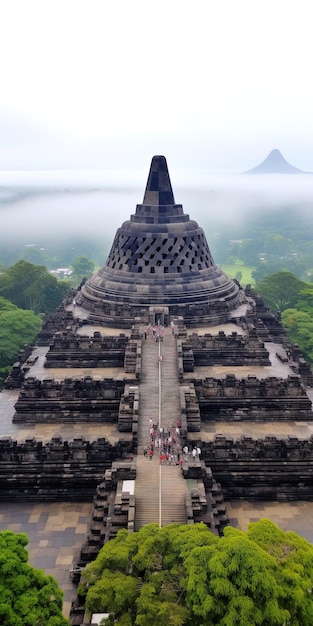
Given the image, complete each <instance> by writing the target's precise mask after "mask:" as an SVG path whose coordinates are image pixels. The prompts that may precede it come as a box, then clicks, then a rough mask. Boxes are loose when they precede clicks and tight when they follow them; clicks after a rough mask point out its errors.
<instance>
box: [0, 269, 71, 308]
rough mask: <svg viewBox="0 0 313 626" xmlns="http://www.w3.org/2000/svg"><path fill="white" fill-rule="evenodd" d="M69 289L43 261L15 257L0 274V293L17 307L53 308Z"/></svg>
mask: <svg viewBox="0 0 313 626" xmlns="http://www.w3.org/2000/svg"><path fill="white" fill-rule="evenodd" d="M68 291H69V285H68V284H67V283H66V282H64V281H58V280H57V279H56V278H55V276H52V275H51V274H50V273H49V272H48V271H47V270H46V268H45V267H44V266H43V265H33V264H32V263H29V262H28V261H18V262H17V263H15V264H14V265H12V266H11V267H9V268H8V269H7V270H6V271H5V272H3V273H2V274H0V295H1V296H3V297H4V298H6V299H7V300H10V302H13V304H16V306H18V307H19V308H20V309H30V310H33V311H34V312H35V313H48V312H52V311H54V310H55V309H56V307H57V306H58V305H59V304H60V302H61V301H62V300H63V298H64V297H65V296H66V294H67V292H68Z"/></svg>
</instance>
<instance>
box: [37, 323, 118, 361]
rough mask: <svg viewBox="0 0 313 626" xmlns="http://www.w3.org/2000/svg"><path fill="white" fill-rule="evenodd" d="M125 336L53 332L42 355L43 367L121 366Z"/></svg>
mask: <svg viewBox="0 0 313 626" xmlns="http://www.w3.org/2000/svg"><path fill="white" fill-rule="evenodd" d="M127 343H128V337H126V335H123V334H120V335H119V336H117V337H111V336H110V337H103V336H102V335H101V333H100V332H99V331H96V332H94V334H93V336H92V337H89V336H83V335H77V334H76V333H75V332H74V331H73V329H67V330H64V331H61V332H56V333H55V335H54V337H53V340H52V341H51V343H50V348H49V351H48V352H47V354H46V361H45V367H93V368H96V367H123V366H124V358H125V349H126V345H127Z"/></svg>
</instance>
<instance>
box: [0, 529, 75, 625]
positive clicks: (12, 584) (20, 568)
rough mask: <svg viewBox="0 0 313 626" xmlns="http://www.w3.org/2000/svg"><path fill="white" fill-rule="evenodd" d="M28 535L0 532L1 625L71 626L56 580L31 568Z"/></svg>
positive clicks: (41, 571)
mask: <svg viewBox="0 0 313 626" xmlns="http://www.w3.org/2000/svg"><path fill="white" fill-rule="evenodd" d="M27 543H28V538H27V535H25V534H24V533H19V534H15V533H13V532H12V531H10V530H5V531H1V532H0V624H3V626H68V625H69V621H68V620H67V619H66V618H65V617H63V615H62V599H63V591H62V590H61V589H59V588H58V585H57V581H56V580H55V579H54V578H53V576H45V575H44V572H43V570H39V569H35V568H34V567H32V566H31V565H29V564H28V551H27V550H26V545H27Z"/></svg>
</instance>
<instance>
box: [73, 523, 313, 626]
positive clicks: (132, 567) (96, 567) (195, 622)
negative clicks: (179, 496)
mask: <svg viewBox="0 0 313 626" xmlns="http://www.w3.org/2000/svg"><path fill="white" fill-rule="evenodd" d="M312 589H313V546H312V545H311V544H310V543H308V542H307V541H306V540H305V539H303V538H301V537H299V536H298V535H296V533H293V532H283V531H282V530H280V529H279V528H278V527H277V526H276V525H275V524H274V523H273V522H271V521H269V520H261V521H259V522H255V523H253V524H250V526H249V528H248V531H247V532H243V531H240V530H237V529H235V528H232V527H227V528H226V529H225V531H224V536H223V537H221V538H219V537H217V536H216V535H214V534H213V533H211V531H210V530H209V529H208V528H207V527H206V526H205V525H204V524H194V525H190V526H189V525H179V524H171V525H169V526H164V527H163V528H159V527H158V526H157V525H156V524H149V525H147V526H144V527H143V528H142V529H141V530H140V531H139V532H135V533H128V532H127V531H126V530H121V531H119V532H118V534H117V536H116V538H115V539H113V540H111V541H109V542H108V543H107V544H105V546H104V547H103V548H102V550H101V551H100V553H99V555H98V557H97V558H96V559H95V561H94V562H93V563H90V564H88V565H87V567H86V568H85V570H84V573H83V577H82V580H81V583H80V586H79V593H80V594H82V595H85V602H86V610H87V612H88V613H89V614H90V615H91V614H92V613H95V612H108V613H109V614H110V615H111V616H112V617H111V622H110V621H109V622H106V623H112V624H113V623H114V624H117V625H118V626H132V625H136V626H137V625H138V626H150V624H158V626H168V625H173V626H184V625H185V626H209V625H213V624H215V625H218V626H247V624H249V626H253V625H266V626H271V625H273V626H274V625H276V626H277V625H281V626H283V625H287V624H290V625H291V624H292V625H293V626H300V625H301V626H309V625H310V626H311V624H312V623H313V598H312Z"/></svg>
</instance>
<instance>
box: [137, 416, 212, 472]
mask: <svg viewBox="0 0 313 626" xmlns="http://www.w3.org/2000/svg"><path fill="white" fill-rule="evenodd" d="M149 437H150V445H149V446H147V447H145V448H144V455H145V456H147V457H148V458H149V459H152V457H153V456H154V454H157V455H158V456H159V460H160V463H161V465H164V464H166V465H182V463H183V462H184V461H191V460H192V461H199V460H200V455H201V448H200V447H199V446H194V447H190V448H189V446H188V445H187V444H185V445H184V447H183V448H182V443H181V424H180V422H177V423H176V425H175V426H171V428H164V427H162V426H158V425H157V424H156V423H155V422H154V421H153V420H152V419H150V420H149Z"/></svg>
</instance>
